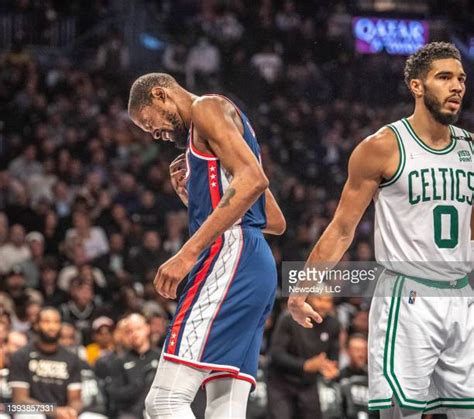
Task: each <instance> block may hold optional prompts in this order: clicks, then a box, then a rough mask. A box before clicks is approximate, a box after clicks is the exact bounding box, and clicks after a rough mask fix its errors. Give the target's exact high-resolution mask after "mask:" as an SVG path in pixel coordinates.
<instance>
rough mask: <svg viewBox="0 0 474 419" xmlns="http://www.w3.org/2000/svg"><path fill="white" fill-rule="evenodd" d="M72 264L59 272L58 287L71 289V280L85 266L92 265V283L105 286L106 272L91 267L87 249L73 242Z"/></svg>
mask: <svg viewBox="0 0 474 419" xmlns="http://www.w3.org/2000/svg"><path fill="white" fill-rule="evenodd" d="M72 262H73V264H72V265H68V266H65V267H64V268H63V269H61V272H59V277H58V287H59V288H61V289H62V290H64V291H68V290H69V289H70V285H71V280H72V279H73V278H74V277H76V276H79V275H80V274H81V271H82V270H83V268H84V267H90V268H91V273H92V284H93V285H95V286H96V287H98V288H105V287H106V285H107V282H106V280H105V277H104V274H103V273H102V271H101V270H100V269H99V268H94V267H91V266H90V265H89V264H88V263H87V262H88V258H87V255H86V251H85V249H84V247H83V246H82V245H81V244H73V248H72Z"/></svg>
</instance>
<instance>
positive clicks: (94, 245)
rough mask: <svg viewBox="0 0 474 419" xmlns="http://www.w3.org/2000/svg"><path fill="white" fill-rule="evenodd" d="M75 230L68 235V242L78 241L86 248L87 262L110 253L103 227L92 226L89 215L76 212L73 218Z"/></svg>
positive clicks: (71, 230)
mask: <svg viewBox="0 0 474 419" xmlns="http://www.w3.org/2000/svg"><path fill="white" fill-rule="evenodd" d="M72 218H73V225H74V228H72V229H70V230H68V231H67V233H66V240H68V241H70V240H74V239H76V240H78V242H79V243H81V244H82V246H84V251H85V256H86V258H87V260H92V259H94V258H97V257H99V256H101V255H103V254H105V253H107V252H108V251H109V244H108V242H107V237H106V235H105V233H104V230H103V229H102V227H97V226H91V220H90V218H89V215H88V214H87V213H85V212H82V211H76V212H75V213H74V214H73V216H72Z"/></svg>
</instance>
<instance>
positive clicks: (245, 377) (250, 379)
mask: <svg viewBox="0 0 474 419" xmlns="http://www.w3.org/2000/svg"><path fill="white" fill-rule="evenodd" d="M219 378H234V379H236V380H243V381H247V382H248V383H250V384H252V385H253V386H254V387H256V386H257V382H256V381H255V378H253V377H252V376H251V375H247V374H243V373H239V374H228V373H219V374H211V375H210V376H209V377H207V378H206V379H205V380H204V381H203V382H202V387H205V386H206V384H207V383H208V382H209V381H213V380H217V379H219Z"/></svg>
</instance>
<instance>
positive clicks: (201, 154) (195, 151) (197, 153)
mask: <svg viewBox="0 0 474 419" xmlns="http://www.w3.org/2000/svg"><path fill="white" fill-rule="evenodd" d="M189 131H190V134H189V149H190V150H191V153H192V154H193V155H194V156H196V157H197V158H199V159H203V160H219V159H218V158H217V157H216V156H214V155H213V154H208V153H204V152H203V151H199V150H198V149H197V148H196V147H195V146H194V134H193V132H194V125H193V123H192V122H191V127H190V128H189Z"/></svg>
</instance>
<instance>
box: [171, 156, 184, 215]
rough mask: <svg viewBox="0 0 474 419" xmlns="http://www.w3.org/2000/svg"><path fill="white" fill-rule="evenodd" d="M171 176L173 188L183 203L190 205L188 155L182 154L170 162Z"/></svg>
mask: <svg viewBox="0 0 474 419" xmlns="http://www.w3.org/2000/svg"><path fill="white" fill-rule="evenodd" d="M170 178H171V185H172V186H173V189H174V190H175V191H176V193H177V194H178V196H179V198H180V199H181V201H183V204H184V205H186V206H188V191H187V189H186V155H185V154H180V155H179V156H178V157H176V158H175V159H174V160H173V161H172V162H171V164H170Z"/></svg>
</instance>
